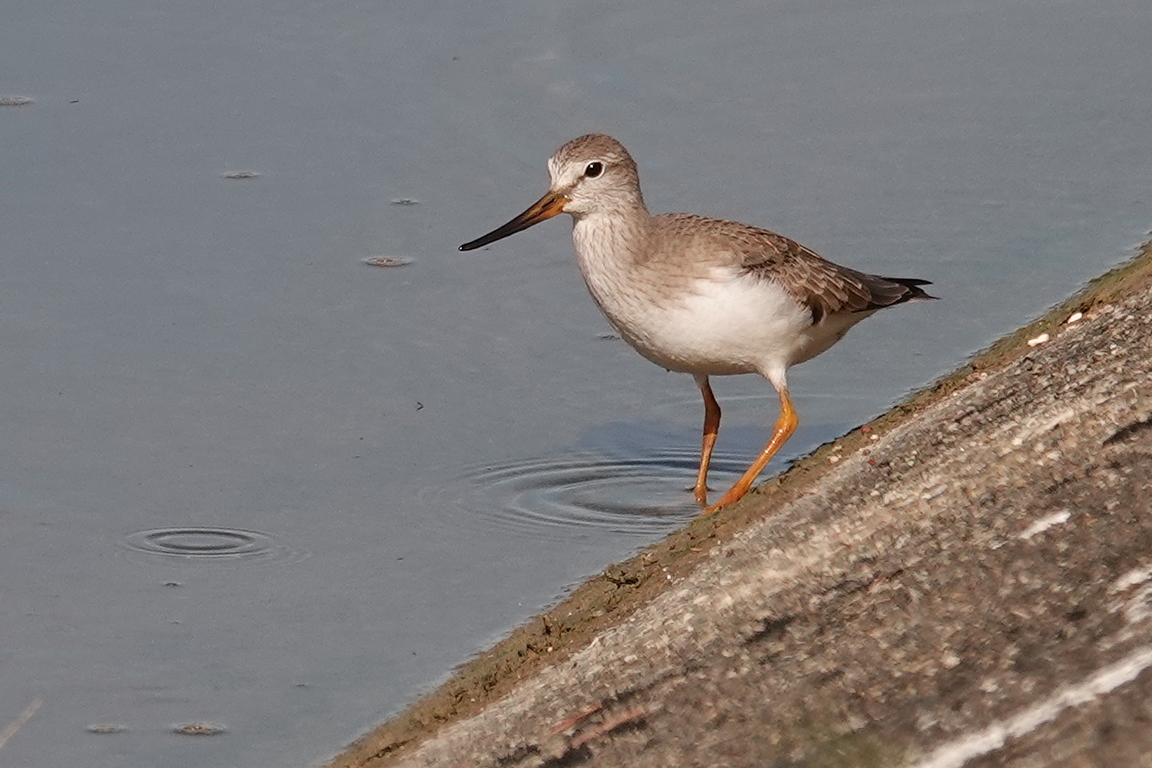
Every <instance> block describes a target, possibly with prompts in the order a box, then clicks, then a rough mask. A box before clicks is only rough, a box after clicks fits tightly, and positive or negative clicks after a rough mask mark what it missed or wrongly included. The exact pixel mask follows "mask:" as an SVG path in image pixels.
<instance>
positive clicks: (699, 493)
mask: <svg viewBox="0 0 1152 768" xmlns="http://www.w3.org/2000/svg"><path fill="white" fill-rule="evenodd" d="M696 386H698V387H700V394H702V395H704V442H703V445H702V446H701V448H700V471H699V472H697V473H696V486H695V487H694V488H693V489H692V493H693V494H694V495H695V496H696V503H697V504H699V505H700V506H702V507H703V506H707V504H708V464H709V463H711V461H712V448H713V446H715V445H716V435H717V434H718V433H719V432H720V404H719V403H717V402H716V396H715V395H713V394H712V386H711V385H710V384H709V383H708V377H707V376H697V377H696Z"/></svg>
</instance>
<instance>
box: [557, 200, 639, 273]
mask: <svg viewBox="0 0 1152 768" xmlns="http://www.w3.org/2000/svg"><path fill="white" fill-rule="evenodd" d="M651 221H652V217H651V216H650V215H649V214H648V209H646V208H644V207H643V204H641V205H640V206H639V207H636V208H631V209H629V210H627V211H623V212H621V211H613V212H604V213H594V214H589V215H587V216H582V217H580V218H577V219H576V222H575V224H574V226H573V228H572V241H573V244H574V245H575V246H576V256H577V258H578V260H579V261H580V269H581V270H582V271H583V272H584V275H585V277H588V276H589V275H591V274H595V273H597V272H617V271H620V270H623V271H627V270H629V269H632V268H634V267H636V266H637V265H639V264H641V263H643V261H644V260H645V258H646V256H647V253H648V249H646V248H645V247H644V245H645V243H646V242H647V241H648V238H649V237H650V231H651Z"/></svg>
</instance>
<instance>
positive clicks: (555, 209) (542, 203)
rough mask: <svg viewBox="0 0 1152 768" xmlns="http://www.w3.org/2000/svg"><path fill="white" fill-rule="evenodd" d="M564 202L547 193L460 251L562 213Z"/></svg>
mask: <svg viewBox="0 0 1152 768" xmlns="http://www.w3.org/2000/svg"><path fill="white" fill-rule="evenodd" d="M566 202H568V199H567V198H565V197H564V196H563V195H561V194H557V193H556V192H549V193H548V194H546V195H544V197H542V198H540V199H539V200H537V201H536V202H535V203H533V204H532V207H531V208H529V209H528V210H526V211H524V213H522V214H520V215H519V216H517V217H516V218H514V219H512V221H510V222H508V223H507V224H505V225H504V226H502V227H497V228H496V229H494V230H492V231H491V232H489V233H488V234H486V235H484V236H483V237H478V238H476V239H475V240H473V241H472V242H470V243H464V245H462V246H460V250H462V251H472V250H475V249H477V248H483V247H484V246H486V245H488V244H489V243H494V242H496V241H497V240H502V239H504V238H505V237H508V235H514V234H516V233H517V232H519V231H520V230H522V229H528V227H530V226H532V225H533V224H539V223H540V222H542V221H544V220H545V219H550V218H552V217H553V216H555V215H556V214H558V213H563V212H564V203H566Z"/></svg>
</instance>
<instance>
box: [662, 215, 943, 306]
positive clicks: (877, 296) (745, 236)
mask: <svg viewBox="0 0 1152 768" xmlns="http://www.w3.org/2000/svg"><path fill="white" fill-rule="evenodd" d="M669 218H671V219H673V220H675V221H676V223H677V224H680V225H681V226H685V225H689V226H691V225H692V224H693V221H692V220H696V221H695V226H692V227H691V228H692V229H694V230H695V231H696V232H701V231H705V232H708V233H709V234H710V235H712V236H714V237H716V238H718V240H720V241H721V242H722V243H723V244H724V245H725V246H726V247H728V248H732V249H733V250H734V252H735V253H734V259H733V263H734V265H736V264H738V265H739V266H740V267H742V268H743V269H744V270H746V271H747V272H749V273H751V274H754V275H756V276H757V277H760V278H763V279H764V280H772V281H773V282H775V283H777V284H779V285H781V286H783V287H784V289H785V290H787V291H788V292H789V293H791V294H792V295H793V296H795V297H796V298H797V299H798V300H799V301H800V302H802V303H803V304H805V305H807V306H808V307H810V308H811V309H812V322H813V323H819V322H820V321H821V320H822V319H824V318H825V317H827V316H828V315H833V314H836V313H838V312H867V311H871V310H876V309H882V308H884V307H890V306H892V305H894V304H901V303H903V302H905V301H910V300H912V299H931V298H934V297H932V296H929V295H928V294H927V293H925V292H924V291H923V290H922V289H920V288H919V287H918V286H921V285H929V284H930V283H929V282H928V281H927V280H916V279H912V278H892V277H880V276H878V275H869V274H866V273H864V272H857V271H856V270H854V269H849V268H848V267H842V266H840V265H839V264H834V263H832V262H831V261H828V260H827V259H825V258H823V257H821V256H820V255H819V254H817V253H816V252H815V251H812V250H809V249H808V248H805V247H804V246H803V245H801V244H800V243H798V242H796V241H795V240H789V239H788V238H787V237H784V236H783V235H778V234H776V233H775V232H770V231H769V230H766V229H757V228H756V227H749V226H747V225H744V224H739V223H736V222H732V221H722V220H719V219H701V218H700V217H695V216H690V215H687V214H675V215H674V216H671V217H669ZM678 228H679V227H678ZM737 258H738V261H737V260H736V259H737Z"/></svg>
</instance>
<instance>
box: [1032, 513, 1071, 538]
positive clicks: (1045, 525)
mask: <svg viewBox="0 0 1152 768" xmlns="http://www.w3.org/2000/svg"><path fill="white" fill-rule="evenodd" d="M1070 517H1072V513H1071V512H1069V511H1068V510H1066V509H1062V510H1060V511H1059V512H1053V513H1052V514H1050V515H1048V516H1047V517H1042V518H1040V519H1039V520H1037V521H1036V522H1034V523H1032V525H1030V526H1028V527H1027V528H1025V529H1024V530H1023V531H1021V532H1020V538H1022V539H1024V540H1028V539H1030V538H1032V537H1033V536H1035V535H1036V534H1038V533H1044V531H1046V530H1048V529H1049V528H1051V527H1052V526H1054V525H1060V524H1061V523H1066V522H1068V518H1070Z"/></svg>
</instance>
